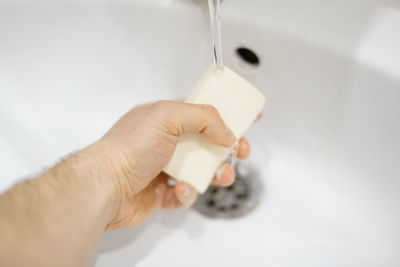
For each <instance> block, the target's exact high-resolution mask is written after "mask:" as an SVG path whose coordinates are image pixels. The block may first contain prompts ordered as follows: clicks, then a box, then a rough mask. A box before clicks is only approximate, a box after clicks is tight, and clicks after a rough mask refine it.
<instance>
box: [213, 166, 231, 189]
mask: <svg viewBox="0 0 400 267" xmlns="http://www.w3.org/2000/svg"><path fill="white" fill-rule="evenodd" d="M234 181H235V170H234V169H233V167H232V166H231V165H229V164H228V163H224V164H222V166H221V167H220V168H219V170H218V171H217V173H216V175H215V177H214V179H213V181H212V184H213V185H216V186H230V185H232V184H233V182H234Z"/></svg>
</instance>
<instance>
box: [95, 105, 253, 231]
mask: <svg viewBox="0 0 400 267" xmlns="http://www.w3.org/2000/svg"><path fill="white" fill-rule="evenodd" d="M184 133H197V134H201V135H203V136H204V137H205V138H207V139H208V140H210V141H211V142H213V143H216V144H218V145H221V146H225V147H230V146H232V145H233V144H234V143H235V142H236V140H235V137H234V136H233V134H232V132H231V131H230V130H229V129H228V128H226V126H225V124H224V122H223V120H222V119H221V117H220V116H219V114H218V112H217V110H216V109H215V108H214V107H212V106H207V105H194V104H187V103H182V102H176V101H159V102H155V103H151V104H147V105H142V106H138V107H136V108H134V109H132V110H131V111H129V112H128V113H127V114H125V115H124V116H123V117H122V118H121V119H120V120H119V121H118V122H117V123H116V124H115V125H114V126H113V127H112V128H111V129H110V131H109V132H108V133H107V134H106V135H105V136H104V137H103V138H102V139H100V140H99V141H98V142H97V143H95V144H94V145H93V148H94V150H95V151H96V152H98V153H96V155H97V157H107V160H105V159H101V162H107V163H105V164H107V165H108V168H109V169H112V170H113V171H112V172H111V177H112V178H111V179H112V181H113V183H112V184H113V185H114V186H115V188H116V189H115V192H116V193H115V194H116V197H115V200H114V203H113V209H114V216H113V218H112V220H111V221H110V223H109V224H108V225H107V229H117V228H123V227H127V226H131V225H135V224H137V223H140V222H142V221H143V220H144V219H146V218H147V217H148V216H149V215H150V214H151V213H152V212H153V211H155V210H157V209H160V208H164V209H170V208H180V207H189V206H191V205H192V204H193V203H194V202H195V200H196V198H197V193H196V191H195V189H194V188H193V187H192V186H190V185H189V184H187V183H185V182H177V183H176V185H175V186H169V185H168V183H167V182H168V179H169V177H168V176H167V175H166V174H165V173H163V172H162V170H163V168H164V167H165V165H166V164H167V163H168V161H169V160H170V158H171V157H172V155H173V153H174V151H175V147H176V145H177V142H178V140H179V137H180V136H181V135H182V134H184ZM248 154H249V144H248V143H247V141H246V140H245V139H241V140H239V143H238V149H237V156H238V157H240V158H244V157H247V156H248ZM234 176H235V174H234V169H233V168H232V166H230V165H229V164H227V163H224V164H223V165H222V166H221V168H220V170H219V171H218V172H217V174H216V177H215V178H214V180H213V182H212V183H213V184H214V185H218V186H229V185H231V184H232V183H233V181H234Z"/></svg>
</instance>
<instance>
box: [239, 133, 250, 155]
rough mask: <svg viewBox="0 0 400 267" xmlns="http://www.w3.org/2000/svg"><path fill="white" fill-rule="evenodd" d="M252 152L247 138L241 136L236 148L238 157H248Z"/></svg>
mask: <svg viewBox="0 0 400 267" xmlns="http://www.w3.org/2000/svg"><path fill="white" fill-rule="evenodd" d="M249 154H250V144H249V142H247V140H246V139H244V138H241V139H240V140H239V143H238V147H237V149H236V156H237V157H238V158H241V159H244V158H247V157H248V156H249Z"/></svg>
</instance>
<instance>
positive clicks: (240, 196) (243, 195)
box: [235, 194, 246, 199]
mask: <svg viewBox="0 0 400 267" xmlns="http://www.w3.org/2000/svg"><path fill="white" fill-rule="evenodd" d="M235 197H236V199H244V198H246V195H245V194H237V195H236V196H235Z"/></svg>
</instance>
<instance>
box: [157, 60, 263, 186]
mask: <svg viewBox="0 0 400 267" xmlns="http://www.w3.org/2000/svg"><path fill="white" fill-rule="evenodd" d="M186 102H188V103H194V104H209V105H213V106H214V107H215V108H216V109H217V110H218V112H219V113H220V115H221V117H222V119H223V120H224V122H225V124H226V125H227V126H228V127H229V128H230V129H231V130H232V132H233V133H234V135H235V136H236V137H237V138H238V139H239V138H240V137H241V136H242V135H243V134H244V133H245V131H246V130H247V129H248V128H249V127H250V126H251V125H252V124H253V122H254V121H255V120H256V118H257V116H258V114H260V113H261V112H262V111H263V108H264V103H265V97H264V96H263V95H262V94H261V93H260V91H258V90H257V89H256V88H255V87H254V86H253V85H251V84H250V83H249V82H247V81H246V80H245V79H243V78H242V77H240V76H239V75H238V74H236V73H235V72H233V71H232V70H230V69H229V68H226V67H224V69H223V70H222V69H217V67H216V66H215V65H212V66H210V67H209V68H208V70H207V71H206V73H205V74H204V76H203V77H202V78H201V79H200V81H199V82H198V84H197V85H196V86H195V88H194V89H193V91H192V93H191V94H190V96H189V97H188V98H187V99H186ZM194 119H195V118H194ZM231 152H232V148H226V147H221V146H219V145H216V144H213V143H211V142H209V141H208V140H206V139H205V138H204V137H202V136H200V135H198V134H186V135H184V136H182V137H181V139H180V140H179V143H178V145H177V147H176V150H175V153H174V155H173V157H172V159H171V160H170V162H169V163H168V165H167V166H166V167H165V169H164V172H166V173H167V174H168V175H170V176H171V177H173V178H175V179H176V180H179V181H185V182H187V183H189V184H191V185H192V186H193V187H194V188H195V189H196V190H197V191H198V192H199V193H204V191H205V190H206V189H207V187H208V186H209V184H210V182H211V180H212V179H213V177H214V176H215V172H216V171H217V169H218V167H219V166H220V165H221V164H222V163H223V162H224V161H225V160H226V159H227V157H228V156H229V154H230V153H231Z"/></svg>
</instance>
